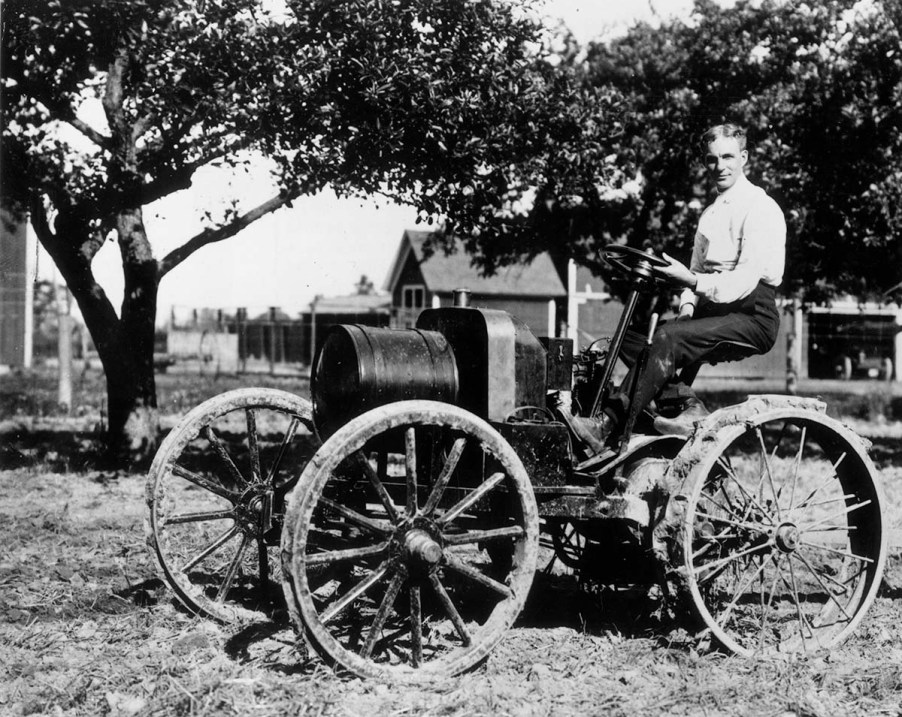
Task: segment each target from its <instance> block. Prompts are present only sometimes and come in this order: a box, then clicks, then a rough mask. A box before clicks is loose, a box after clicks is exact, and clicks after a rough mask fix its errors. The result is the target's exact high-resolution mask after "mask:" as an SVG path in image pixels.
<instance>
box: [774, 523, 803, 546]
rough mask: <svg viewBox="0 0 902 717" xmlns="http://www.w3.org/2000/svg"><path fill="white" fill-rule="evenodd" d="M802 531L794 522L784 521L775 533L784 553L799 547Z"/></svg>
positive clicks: (776, 541)
mask: <svg viewBox="0 0 902 717" xmlns="http://www.w3.org/2000/svg"><path fill="white" fill-rule="evenodd" d="M801 539H802V532H801V531H800V530H799V529H798V527H797V526H796V525H795V524H793V523H782V524H781V525H780V526H779V527H778V528H777V532H776V533H775V534H774V542H775V543H776V545H777V547H778V548H779V549H780V550H782V551H783V552H784V553H792V552H795V550H796V549H797V548H798V547H799V543H800V542H801Z"/></svg>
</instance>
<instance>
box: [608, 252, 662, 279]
mask: <svg viewBox="0 0 902 717" xmlns="http://www.w3.org/2000/svg"><path fill="white" fill-rule="evenodd" d="M601 258H602V259H603V260H604V262H605V263H606V264H607V265H608V266H610V267H611V268H612V269H614V270H615V271H616V272H617V273H619V274H622V275H624V276H625V277H627V278H629V279H631V280H632V281H635V282H638V283H645V282H648V283H654V282H655V281H656V280H660V279H658V277H656V276H655V274H654V272H652V267H656V266H669V264H670V262H668V261H667V260H666V259H662V258H661V257H659V256H658V255H657V254H654V253H652V252H651V250H648V251H642V250H641V249H634V248H633V247H631V246H624V245H623V244H608V245H607V246H606V247H605V248H604V250H603V251H602V252H601Z"/></svg>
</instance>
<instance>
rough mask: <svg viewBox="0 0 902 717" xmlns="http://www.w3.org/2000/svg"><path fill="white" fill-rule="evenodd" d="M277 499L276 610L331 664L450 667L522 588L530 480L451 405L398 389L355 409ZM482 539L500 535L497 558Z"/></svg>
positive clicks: (497, 631)
mask: <svg viewBox="0 0 902 717" xmlns="http://www.w3.org/2000/svg"><path fill="white" fill-rule="evenodd" d="M289 503H290V509H289V512H288V515H287V516H286V525H285V531H284V533H283V537H282V557H283V570H284V572H285V576H286V581H285V584H284V588H285V597H286V600H287V602H288V607H289V612H290V613H291V616H292V619H293V620H294V622H295V625H296V626H297V628H298V630H303V631H304V632H305V633H306V636H307V638H308V640H309V641H310V643H311V644H312V645H313V646H314V647H315V648H316V649H317V650H318V652H319V653H320V655H321V656H322V657H323V658H324V659H326V660H327V661H328V662H330V663H332V664H335V665H340V666H343V667H344V668H346V669H348V670H351V671H352V672H355V673H357V674H359V675H363V676H370V677H377V678H382V679H390V680H401V681H418V680H428V679H434V678H436V677H447V676H450V675H454V674H458V673H460V672H463V671H466V670H468V669H470V668H472V667H473V666H475V665H476V664H478V663H479V662H480V661H481V660H483V659H484V658H485V657H486V656H487V655H488V653H489V651H490V650H491V649H492V647H493V646H494V645H495V644H496V643H497V642H498V640H499V639H501V637H502V636H503V634H504V632H505V631H506V630H507V629H508V628H509V627H510V626H511V624H512V623H513V622H514V620H515V618H516V617H517V615H518V614H519V612H520V610H521V608H522V606H523V603H524V601H525V600H526V596H527V593H528V592H529V588H530V585H531V583H532V579H533V573H534V571H535V565H536V558H537V553H538V517H537V509H536V503H535V498H534V496H533V492H532V487H531V486H530V484H529V480H528V478H527V476H526V472H525V470H524V468H523V464H522V463H521V462H520V459H519V458H518V457H517V455H516V453H514V451H513V449H512V448H511V447H510V445H509V444H508V443H507V442H506V441H505V440H504V439H503V438H502V437H501V435H500V434H499V433H498V432H497V431H495V429H493V428H492V427H491V426H490V425H489V424H487V423H485V422H484V421H482V420H481V419H479V418H478V417H476V416H474V415H473V414H471V413H469V412H467V411H465V410H463V409H460V408H457V407H455V406H451V405H448V404H443V403H437V402H434V401H402V402H398V403H393V404H390V405H388V406H383V407H380V408H376V409H373V410H372V411H370V412H368V413H366V414H363V415H362V416H360V417H358V418H355V419H354V420H352V421H351V422H349V423H348V424H346V425H345V426H344V427H343V428H341V429H340V430H339V431H337V432H336V433H335V434H334V435H333V436H332V437H331V438H329V440H328V441H326V443H324V444H323V446H322V448H321V449H320V450H319V451H318V452H317V453H316V455H315V456H314V457H313V459H312V460H311V462H310V463H309V464H308V466H307V469H306V470H305V471H304V474H303V475H302V476H301V479H300V481H299V484H298V487H297V488H296V489H295V491H294V492H293V493H292V495H291V500H290V501H289ZM501 505H503V506H504V509H503V510H501V509H499V506H501ZM493 542H497V543H499V544H501V545H504V546H510V552H511V560H510V561H504V562H506V563H507V564H506V565H503V566H502V565H493V563H492V560H491V559H490V558H489V556H488V555H487V553H486V552H485V551H483V550H480V549H479V546H480V545H483V546H485V545H486V544H490V543H493Z"/></svg>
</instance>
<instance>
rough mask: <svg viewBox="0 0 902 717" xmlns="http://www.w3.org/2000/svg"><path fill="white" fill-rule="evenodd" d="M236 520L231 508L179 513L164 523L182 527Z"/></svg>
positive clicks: (167, 518) (168, 517)
mask: <svg viewBox="0 0 902 717" xmlns="http://www.w3.org/2000/svg"><path fill="white" fill-rule="evenodd" d="M223 519H231V520H234V519H235V510H234V509H233V508H229V509H227V510H210V511H200V512H197V513H178V514H177V515H170V516H167V517H166V519H165V520H164V521H163V524H164V525H181V524H182V523H203V522H205V521H208V520H223Z"/></svg>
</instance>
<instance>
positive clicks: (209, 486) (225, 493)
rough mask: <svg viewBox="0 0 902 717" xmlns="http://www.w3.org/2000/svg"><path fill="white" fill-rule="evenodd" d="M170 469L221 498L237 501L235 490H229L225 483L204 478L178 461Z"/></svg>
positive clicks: (174, 473)
mask: <svg viewBox="0 0 902 717" xmlns="http://www.w3.org/2000/svg"><path fill="white" fill-rule="evenodd" d="M169 470H171V471H172V474H173V475H176V476H178V477H179V478H184V479H185V480H186V481H188V482H189V483H194V485H196V486H197V487H198V488H203V489H204V490H206V491H209V492H210V493H213V494H214V495H218V496H219V497H220V498H225V499H226V500H228V501H232V502H234V501H235V497H236V496H235V493H234V491H231V490H229V489H228V488H226V487H225V486H224V485H221V484H219V483H216V482H214V481H211V480H210V479H209V478H204V477H203V476H202V475H200V474H198V473H195V472H194V471H189V470H188V469H187V468H183V467H182V466H180V465H179V464H178V463H173V464H171V465H170V467H169Z"/></svg>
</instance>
